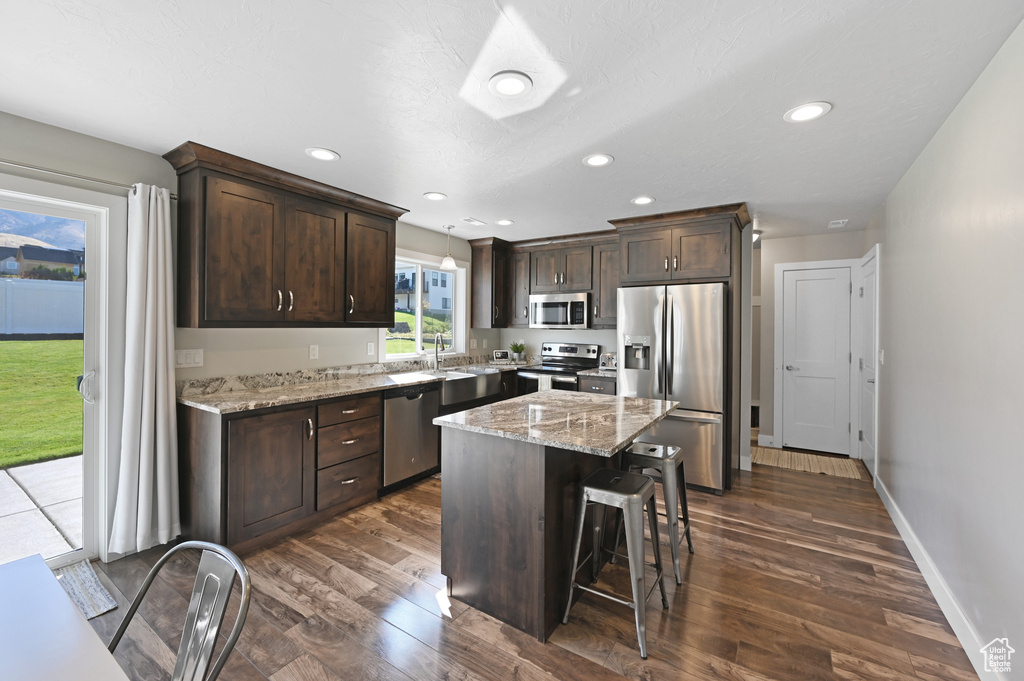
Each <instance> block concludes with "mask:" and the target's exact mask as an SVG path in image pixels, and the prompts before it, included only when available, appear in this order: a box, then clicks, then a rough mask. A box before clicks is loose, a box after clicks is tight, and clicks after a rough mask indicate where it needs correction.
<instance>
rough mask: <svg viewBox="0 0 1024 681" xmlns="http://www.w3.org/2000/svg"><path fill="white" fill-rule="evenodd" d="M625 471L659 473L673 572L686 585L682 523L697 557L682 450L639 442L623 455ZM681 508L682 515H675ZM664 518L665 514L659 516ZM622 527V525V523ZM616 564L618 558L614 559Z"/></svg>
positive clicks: (628, 448) (688, 543) (616, 538)
mask: <svg viewBox="0 0 1024 681" xmlns="http://www.w3.org/2000/svg"><path fill="white" fill-rule="evenodd" d="M622 467H623V469H624V470H630V471H632V470H637V469H639V470H641V471H643V470H649V469H654V470H656V471H658V473H659V475H658V476H656V477H655V476H652V478H653V480H654V482H656V483H658V482H660V483H661V493H662V496H663V498H664V501H665V512H666V515H665V519H666V521H667V522H668V543H669V548H670V549H671V551H672V568H673V569H674V570H675V576H676V584H682V583H683V576H682V570H681V569H680V567H679V546H680V545H681V544H682V539H681V538H680V537H679V530H680V527H679V521H680V520H681V521H682V522H683V526H682V531H683V537H684V538H685V539H686V546H687V548H688V549H689V550H690V553H693V541H692V540H691V539H690V507H689V504H687V503H686V475H685V473H684V470H683V454H682V450H681V449H680V448H679V447H670V446H668V445H656V444H651V443H649V442H635V443H633V444H632V445H630V446H629V447H627V448H626V450H625V451H623V452H622ZM676 506H678V507H679V512H680V513H682V515H678V514H677V513H676V512H675V508H676ZM659 515H661V514H659ZM619 523H621V521H619ZM620 532H621V530H620V524H618V523H617V524H616V525H615V549H614V550H615V551H618V550H619V534H620ZM612 562H613V563H614V562H615V558H614V557H613V558H612Z"/></svg>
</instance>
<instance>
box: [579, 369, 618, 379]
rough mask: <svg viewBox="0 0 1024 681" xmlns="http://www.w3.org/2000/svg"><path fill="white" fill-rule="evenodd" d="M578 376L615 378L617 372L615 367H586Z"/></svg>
mask: <svg viewBox="0 0 1024 681" xmlns="http://www.w3.org/2000/svg"><path fill="white" fill-rule="evenodd" d="M577 375H579V376H598V377H600V378H616V377H617V375H618V373H617V372H616V371H615V369H587V370H585V371H581V372H579V374H577Z"/></svg>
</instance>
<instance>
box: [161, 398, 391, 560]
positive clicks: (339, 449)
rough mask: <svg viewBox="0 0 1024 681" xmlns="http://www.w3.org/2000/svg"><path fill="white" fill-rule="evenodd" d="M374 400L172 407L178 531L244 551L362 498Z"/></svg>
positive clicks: (376, 472) (370, 485)
mask: <svg viewBox="0 0 1024 681" xmlns="http://www.w3.org/2000/svg"><path fill="white" fill-rule="evenodd" d="M381 433H382V428H381V393H379V392H377V393H368V394H364V395H359V396H357V397H351V398H343V399H338V400H324V401H321V402H316V403H311V404H310V403H307V404H305V405H297V406H294V407H285V408H278V409H273V410H263V411H262V412H260V413H241V414H237V413H236V414H226V415H221V414H213V413H210V412H206V411H202V410H200V409H195V408H192V407H187V406H184V405H179V406H178V441H179V457H178V462H179V483H180V486H181V516H182V534H183V535H184V537H185V538H187V539H201V540H205V541H212V542H215V543H218V544H224V545H226V546H228V547H231V548H234V549H236V550H239V551H245V550H249V549H252V548H255V547H257V546H260V545H262V544H264V543H267V542H269V541H273V540H274V539H277V538H279V537H281V536H284V535H285V534H288V533H289V532H292V531H294V530H295V529H297V528H298V527H300V526H302V525H305V524H308V523H311V522H314V521H315V520H316V518H317V517H319V516H321V515H323V516H327V515H328V514H330V513H337V512H338V511H344V510H347V509H349V508H353V507H355V506H359V505H361V504H364V503H367V502H369V501H372V500H373V499H375V498H376V497H377V492H378V490H379V489H380V475H381Z"/></svg>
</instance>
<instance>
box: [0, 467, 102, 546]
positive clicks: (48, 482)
mask: <svg viewBox="0 0 1024 681" xmlns="http://www.w3.org/2000/svg"><path fill="white" fill-rule="evenodd" d="M81 546H82V456H81V455H78V456H69V457H67V458H64V459H57V460H55V461H44V462H43V463H33V464H29V465H27V466H18V467H16V468H8V469H6V470H2V471H0V564H2V563H7V562H10V561H12V560H17V559H19V558H24V557H26V556H31V555H33V554H36V553H39V554H42V556H43V558H53V557H54V556H59V555H61V554H62V553H67V552H68V551H71V550H73V549H78V548H81Z"/></svg>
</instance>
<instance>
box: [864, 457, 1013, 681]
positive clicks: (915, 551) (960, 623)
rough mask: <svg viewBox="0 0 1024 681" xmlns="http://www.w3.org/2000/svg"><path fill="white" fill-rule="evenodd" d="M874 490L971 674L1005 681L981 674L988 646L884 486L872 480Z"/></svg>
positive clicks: (1003, 680)
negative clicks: (959, 648) (954, 637)
mask: <svg viewBox="0 0 1024 681" xmlns="http://www.w3.org/2000/svg"><path fill="white" fill-rule="evenodd" d="M875 490H876V491H877V492H878V496H879V497H881V499H882V503H883V504H885V508H886V509H887V510H888V511H889V516H890V517H891V518H892V521H893V523H895V525H896V530H897V531H899V533H900V536H901V537H903V543H905V544H906V545H907V548H908V549H910V555H912V556H913V557H914V560H915V561H916V562H917V567H918V569H920V570H921V574H922V575H923V576H924V580H925V582H927V583H928V588H929V589H931V590H932V594H933V595H934V596H935V600H936V601H937V602H938V604H939V608H940V609H941V610H942V614H943V615H945V616H946V620H947V621H948V622H949V626H951V627H952V628H953V633H955V634H956V637H957V638H958V639H959V640H960V645H962V646H963V647H964V652H966V653H967V657H968V658H970V660H971V664H972V665H974V671H976V672H977V673H978V676H979V677H981V678H982V679H998V680H999V681H1007V679H1006V676H1005V675H1004V674H1002V673H999V672H986V671H985V657H984V655H982V654H981V647H982V646H983V645H985V644H986V643H988V641H982V640H981V639H980V638H979V637H978V632H977V630H976V629H975V628H974V626H973V625H972V624H971V623H970V621H969V620H968V619H967V616H966V615H965V614H964V611H963V608H961V607H960V604H959V603H957V600H956V597H955V596H953V592H952V591H951V590H950V588H949V585H948V584H946V580H945V579H943V578H942V574H940V573H939V570H938V568H937V567H936V566H935V562H934V561H932V558H931V556H930V555H928V551H927V550H925V548H924V545H923V544H922V543H921V540H920V539H918V538H917V535H916V534H914V530H913V529H911V527H910V524H909V523H908V522H907V518H906V516H904V515H903V512H902V511H901V510H900V507H899V506H897V505H896V502H895V501H894V500H893V498H892V496H891V495H890V494H889V490H888V489H887V488H886V486H885V483H883V482H882V481H881V480H879V479H878V478H877V477H875Z"/></svg>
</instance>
